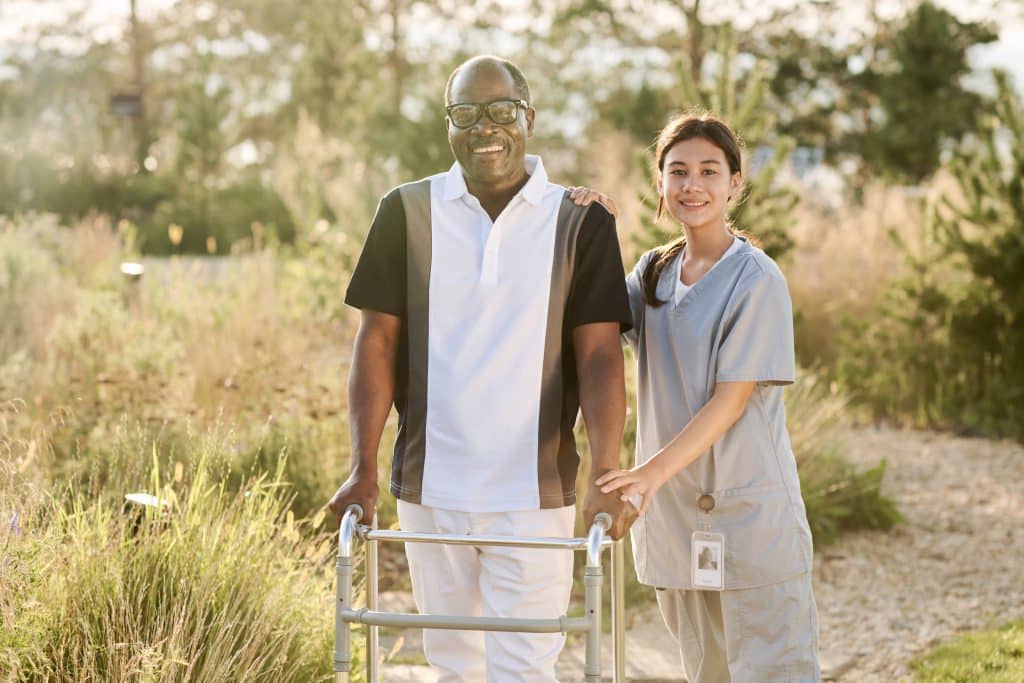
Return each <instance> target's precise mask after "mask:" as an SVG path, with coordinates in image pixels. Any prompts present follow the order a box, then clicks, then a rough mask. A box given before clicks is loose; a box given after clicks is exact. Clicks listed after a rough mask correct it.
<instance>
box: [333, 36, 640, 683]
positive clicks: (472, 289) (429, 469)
mask: <svg viewBox="0 0 1024 683" xmlns="http://www.w3.org/2000/svg"><path fill="white" fill-rule="evenodd" d="M445 104H446V105H447V106H446V112H447V117H446V123H447V126H448V139H449V142H450V144H451V149H452V153H453V154H454V156H455V164H454V165H453V166H452V167H451V169H450V170H448V171H447V172H445V173H439V174H437V175H434V176H430V177H429V178H425V179H423V180H420V181H417V182H413V183H409V184H407V185H402V186H400V187H398V188H396V189H394V190H392V191H391V192H390V193H388V194H387V195H386V196H385V197H384V198H383V199H382V200H381V202H380V205H379V207H378V209H377V214H376V216H375V217H374V219H373V224H372V226H371V228H370V232H369V234H368V236H367V238H366V244H365V245H364V247H363V252H362V254H361V256H360V258H359V262H358V264H357V266H356V269H355V272H354V273H353V275H352V281H351V283H350V285H349V288H348V291H347V294H346V297H345V301H346V303H348V304H349V305H351V306H354V307H356V308H359V309H360V310H361V311H362V318H361V322H360V325H359V332H358V334H357V335H356V340H355V349H354V352H353V359H352V368H351V373H350V377H349V411H350V422H351V439H352V458H353V464H352V474H351V475H350V476H349V478H348V480H347V481H346V482H345V483H344V484H343V485H342V486H341V488H339V489H338V492H337V493H336V494H335V495H334V497H333V498H332V499H331V501H330V506H331V508H332V509H333V510H334V511H335V513H337V514H338V515H341V514H342V513H343V512H344V510H345V508H346V507H347V506H348V505H350V504H351V503H359V504H360V505H362V506H363V509H364V510H366V511H368V513H370V514H372V512H373V509H374V505H375V503H376V499H377V495H378V491H377V447H378V445H379V442H380V437H381V432H382V429H383V427H384V423H385V421H386V419H387V416H388V413H389V412H390V409H391V405H392V403H394V405H395V408H396V409H397V411H398V416H399V420H398V435H397V438H396V441H395V446H394V457H393V459H392V466H391V487H390V488H391V493H393V494H394V495H395V496H396V497H397V498H398V517H399V523H400V525H401V527H402V528H403V529H405V530H409V531H420V532H423V531H429V532H439V533H455V534H467V533H473V534H496V535H516V536H571V535H572V532H573V519H574V508H573V505H574V503H575V500H576V494H575V490H576V475H577V469H578V465H579V455H578V453H577V450H576V444H575V441H574V438H573V423H574V422H575V419H576V415H577V412H578V411H579V410H580V409H582V412H583V417H584V420H585V422H586V426H587V437H588V439H589V442H590V449H591V452H592V454H593V460H592V462H593V466H592V468H591V473H590V477H591V484H590V486H589V488H588V490H587V494H586V499H585V502H584V506H583V515H584V520H585V521H586V522H587V523H588V524H589V523H590V522H591V521H592V520H593V518H594V516H595V515H596V514H597V513H598V512H602V511H606V512H609V513H611V515H612V517H613V519H614V520H615V523H614V525H613V527H612V530H611V534H612V536H613V537H615V538H619V537H621V536H622V535H623V534H624V533H625V532H626V530H627V529H628V528H629V526H630V525H631V524H632V522H633V520H634V519H635V518H636V509H635V508H634V507H633V506H632V505H630V504H628V503H622V502H621V501H619V500H618V499H617V498H616V497H615V496H614V495H605V494H602V493H601V492H600V490H599V489H598V488H597V487H595V486H594V485H593V484H592V482H593V480H594V479H596V478H597V477H598V476H600V475H601V474H602V473H603V472H605V471H607V470H609V469H611V468H614V467H617V465H618V453H619V442H620V440H621V437H622V430H623V423H624V420H625V388H624V383H623V361H622V350H621V345H620V344H621V342H620V337H619V334H620V332H621V331H623V330H626V329H628V328H629V327H630V325H631V317H630V312H629V305H628V300H627V295H626V291H625V287H624V273H623V269H622V261H621V256H620V253H619V247H618V242H617V239H616V236H615V221H614V219H613V218H612V216H611V215H610V214H609V213H608V212H607V211H606V210H605V209H604V208H603V207H601V206H600V205H598V204H594V205H592V206H590V207H589V209H578V210H573V209H572V203H571V201H570V200H569V199H568V196H567V193H566V191H565V188H563V187H561V186H559V185H555V184H552V183H551V182H549V181H548V178H547V173H546V172H545V170H544V165H543V164H542V163H541V160H540V158H539V157H537V156H532V155H527V154H526V142H527V139H528V138H529V137H531V136H532V134H533V127H534V118H535V116H536V112H535V111H534V109H533V107H531V106H530V91H529V86H528V85H527V82H526V79H525V77H524V76H523V74H522V72H521V71H520V70H519V69H518V68H517V67H516V66H515V65H514V64H512V63H510V62H508V61H506V60H503V59H499V58H497V57H491V56H479V57H474V58H472V59H470V60H468V61H467V62H465V63H463V64H462V65H461V66H459V67H458V68H457V69H455V71H454V72H453V73H452V75H451V77H450V78H449V80H448V85H447V88H446V92H445ZM406 553H407V556H408V559H409V571H410V574H411V577H412V587H413V596H414V598H415V600H416V605H417V607H418V608H419V609H420V611H421V612H427V613H448V614H462V615H490V616H502V617H552V616H557V615H558V614H561V613H563V612H564V611H565V609H566V608H567V606H568V602H569V593H570V588H571V575H572V557H571V554H570V553H569V552H568V551H553V550H544V549H531V550H525V549H516V548H474V547H468V546H445V545H433V544H409V545H408V546H407V547H406ZM564 642H565V639H564V636H562V635H560V634H520V633H486V634H483V633H480V632H466V631H441V630H437V631H434V630H427V631H426V632H425V633H424V638H423V648H424V652H425V654H426V657H427V659H428V660H429V661H430V663H431V664H432V665H433V666H434V667H435V668H436V669H437V671H438V674H439V678H440V680H441V681H470V682H476V681H485V680H486V681H492V682H498V683H511V682H515V681H531V682H539V681H554V680H555V678H554V665H555V660H556V658H557V656H558V653H559V651H560V650H561V648H562V646H563V645H564Z"/></svg>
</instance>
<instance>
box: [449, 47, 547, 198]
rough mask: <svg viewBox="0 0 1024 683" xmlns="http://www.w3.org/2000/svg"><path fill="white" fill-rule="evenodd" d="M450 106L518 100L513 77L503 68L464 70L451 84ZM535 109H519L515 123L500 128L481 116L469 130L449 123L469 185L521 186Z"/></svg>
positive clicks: (484, 66) (480, 66) (487, 66)
mask: <svg viewBox="0 0 1024 683" xmlns="http://www.w3.org/2000/svg"><path fill="white" fill-rule="evenodd" d="M449 97H450V101H449V104H467V103H468V104H487V103H488V102H493V101H495V100H518V99H520V98H521V95H520V94H519V92H518V91H517V90H516V87H515V83H514V82H513V81H512V77H511V76H510V75H509V73H508V72H507V71H506V70H505V68H504V67H502V66H501V65H500V64H493V63H489V62H484V63H481V64H475V65H473V66H470V67H467V68H465V69H463V70H462V71H461V72H459V74H458V75H457V76H456V77H455V80H454V81H453V82H452V87H451V93H450V95H449ZM533 117H534V111H533V109H532V108H529V109H523V108H522V107H520V108H519V109H518V110H517V112H516V120H515V121H513V122H512V123H509V124H505V125H501V124H497V123H495V122H494V121H492V120H491V119H490V117H489V116H488V115H487V113H486V112H482V114H481V116H480V119H479V120H478V121H477V122H476V123H475V124H473V125H472V126H470V127H469V128H458V127H456V126H455V125H454V124H453V123H452V122H451V120H450V119H447V118H446V119H445V121H446V122H447V124H448V142H449V144H450V145H451V147H452V154H454V155H455V159H456V160H457V161H458V162H459V165H460V166H462V172H463V174H464V175H465V178H466V182H467V184H475V185H492V186H502V185H506V184H514V183H516V182H519V181H520V180H521V179H522V177H523V176H524V175H525V173H526V166H525V157H526V139H527V138H529V137H530V136H531V135H533Z"/></svg>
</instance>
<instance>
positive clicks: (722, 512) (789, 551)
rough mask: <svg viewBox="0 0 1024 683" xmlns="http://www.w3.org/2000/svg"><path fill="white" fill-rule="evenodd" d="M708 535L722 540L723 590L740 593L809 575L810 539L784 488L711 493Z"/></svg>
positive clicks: (759, 487) (730, 490)
mask: <svg viewBox="0 0 1024 683" xmlns="http://www.w3.org/2000/svg"><path fill="white" fill-rule="evenodd" d="M713 495H714V499H715V508H714V510H713V511H712V513H711V515H710V520H709V521H710V527H711V528H710V531H718V532H721V533H722V534H723V535H724V536H725V588H726V590H733V589H735V590H745V589H748V588H751V587H753V586H763V585H765V584H771V583H779V582H781V581H786V580H788V579H791V578H793V577H796V576H800V575H801V574H804V573H806V572H809V571H811V566H812V565H811V554H812V550H811V534H810V530H809V529H808V527H807V522H806V518H805V517H804V516H803V511H802V509H800V508H798V507H797V505H795V504H794V503H793V501H792V500H791V498H790V494H789V492H788V491H787V490H786V488H785V487H784V486H750V487H745V488H736V489H725V490H721V491H715V492H714V494H713Z"/></svg>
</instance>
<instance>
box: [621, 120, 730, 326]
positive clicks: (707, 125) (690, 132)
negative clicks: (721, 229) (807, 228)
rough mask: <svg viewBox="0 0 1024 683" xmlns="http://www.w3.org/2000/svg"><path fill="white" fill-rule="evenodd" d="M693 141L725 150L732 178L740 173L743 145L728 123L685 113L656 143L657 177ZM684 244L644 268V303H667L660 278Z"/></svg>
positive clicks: (664, 250)
mask: <svg viewBox="0 0 1024 683" xmlns="http://www.w3.org/2000/svg"><path fill="white" fill-rule="evenodd" d="M693 138H702V139H704V140H707V141H708V142H710V143H711V144H712V145H714V146H715V147H717V148H718V149H720V150H722V153H723V154H724V155H725V161H726V163H727V164H729V175H730V177H731V176H733V175H735V174H737V173H740V172H741V170H742V167H743V143H741V142H740V139H739V137H738V136H737V135H736V133H734V132H733V131H732V129H731V128H729V126H728V124H726V123H725V122H724V121H722V120H721V119H719V118H718V117H716V116H713V115H712V114H709V113H707V112H685V113H683V114H680V115H678V116H676V117H675V118H674V119H672V120H671V121H669V122H668V125H666V126H665V127H664V128H662V129H661V133H660V134H659V135H658V140H657V141H656V142H655V144H654V163H655V169H654V170H655V176H656V177H657V178H660V177H661V172H662V171H663V170H664V168H665V157H666V156H667V155H668V151H669V150H670V149H672V147H674V146H675V145H676V144H677V143H680V142H683V141H684V140H692V139H693ZM658 194H659V197H658V213H657V217H658V218H661V214H662V212H663V211H664V209H665V200H664V198H662V197H661V196H660V195H661V192H660V191H659V192H658ZM729 229H730V230H732V232H733V233H734V234H740V235H742V236H743V237H746V238H748V239H749V235H748V234H747V233H745V232H742V231H739V230H735V229H734V228H733V227H732V226H730V227H729ZM685 245H686V236H685V235H683V236H682V237H680V238H679V239H676V240H673V241H671V242H669V243H668V244H665V245H662V246H660V247H658V248H657V249H656V250H655V251H654V256H653V257H652V258H651V260H649V261H648V262H647V267H646V268H644V272H643V277H642V278H641V280H642V285H643V292H644V301H645V302H646V303H647V304H648V305H649V306H653V307H654V308H657V307H658V306H661V305H662V304H664V303H665V302H664V301H662V300H660V299H659V298H658V294H657V289H658V279H659V278H660V277H661V273H662V271H663V270H665V267H666V266H667V265H668V264H669V263H670V262H671V261H672V259H674V258H675V257H676V255H677V254H679V253H680V252H682V250H683V247H684V246H685Z"/></svg>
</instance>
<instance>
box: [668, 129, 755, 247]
mask: <svg viewBox="0 0 1024 683" xmlns="http://www.w3.org/2000/svg"><path fill="white" fill-rule="evenodd" d="M741 180H742V178H741V177H740V174H739V173H735V174H730V173H729V163H728V162H727V161H726V159H725V153H724V152H723V151H722V150H721V148H719V147H718V146H717V145H715V144H714V143H712V142H709V141H708V140H706V139H704V138H690V139H689V140H683V141H682V142H677V143H676V144H674V145H672V147H670V148H669V150H668V152H667V153H666V154H665V163H664V166H663V167H662V169H661V176H660V178H659V182H658V190H659V193H660V194H661V198H662V200H663V201H664V205H665V208H666V209H668V212H669V214H671V215H672V217H673V218H675V219H676V220H677V221H679V222H680V223H683V224H684V225H686V226H687V227H689V228H694V229H696V228H701V227H704V226H710V227H714V226H717V225H723V226H724V224H725V211H726V206H727V204H728V202H729V197H730V196H732V194H733V193H735V192H736V191H737V190H738V189H739V187H740V182H741Z"/></svg>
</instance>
